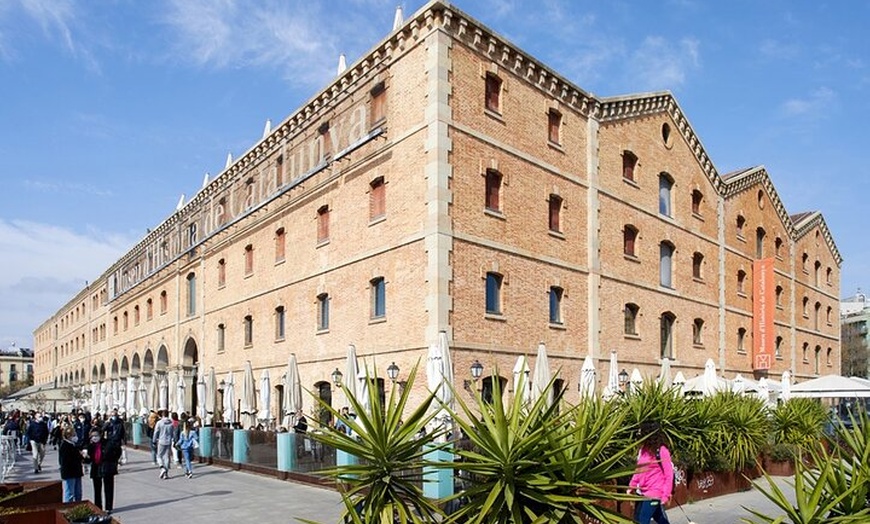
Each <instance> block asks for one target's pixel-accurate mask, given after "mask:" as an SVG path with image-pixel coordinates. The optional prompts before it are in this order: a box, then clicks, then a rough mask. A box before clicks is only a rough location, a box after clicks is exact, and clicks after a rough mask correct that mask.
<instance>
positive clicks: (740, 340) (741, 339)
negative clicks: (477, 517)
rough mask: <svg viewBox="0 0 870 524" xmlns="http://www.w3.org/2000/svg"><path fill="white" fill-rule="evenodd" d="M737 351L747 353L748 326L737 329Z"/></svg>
mask: <svg viewBox="0 0 870 524" xmlns="http://www.w3.org/2000/svg"><path fill="white" fill-rule="evenodd" d="M737 352H738V353H746V328H740V329H738V330H737Z"/></svg>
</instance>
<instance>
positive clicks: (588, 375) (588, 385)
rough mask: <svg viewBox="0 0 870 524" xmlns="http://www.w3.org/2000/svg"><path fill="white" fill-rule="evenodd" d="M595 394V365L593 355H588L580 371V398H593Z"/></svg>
mask: <svg viewBox="0 0 870 524" xmlns="http://www.w3.org/2000/svg"><path fill="white" fill-rule="evenodd" d="M594 394H595V363H594V362H593V360H592V355H586V358H585V359H584V360H583V367H582V368H581V369H580V396H581V397H584V398H585V397H591V396H592V395H594Z"/></svg>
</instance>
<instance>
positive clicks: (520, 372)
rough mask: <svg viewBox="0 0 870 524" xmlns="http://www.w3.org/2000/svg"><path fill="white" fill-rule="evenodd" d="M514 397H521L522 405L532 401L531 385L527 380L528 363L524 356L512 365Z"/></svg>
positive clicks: (529, 380) (528, 379)
mask: <svg viewBox="0 0 870 524" xmlns="http://www.w3.org/2000/svg"><path fill="white" fill-rule="evenodd" d="M514 395H522V399H523V404H524V405H528V404H529V403H530V402H531V400H532V383H531V379H530V378H529V363H528V362H527V361H526V356H525V355H520V356H519V357H518V358H517V363H516V364H514Z"/></svg>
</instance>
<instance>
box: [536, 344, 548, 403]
mask: <svg viewBox="0 0 870 524" xmlns="http://www.w3.org/2000/svg"><path fill="white" fill-rule="evenodd" d="M552 378H553V377H552V375H550V362H549V360H548V359H547V346H545V345H544V343H543V342H541V343H540V344H538V354H537V355H536V356H535V374H534V375H533V377H532V397H533V400H534V401H537V399H539V398H540V397H542V396H544V397H546V399H547V406H551V405H553V388H551V387H550V380H551V379H552Z"/></svg>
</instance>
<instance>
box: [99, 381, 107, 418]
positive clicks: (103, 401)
mask: <svg viewBox="0 0 870 524" xmlns="http://www.w3.org/2000/svg"><path fill="white" fill-rule="evenodd" d="M108 389H109V387H108V386H107V385H106V383H105V382H101V383H100V407H99V409H98V410H97V412H98V413H105V412H106V400H107V399H106V396H107V395H108Z"/></svg>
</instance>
